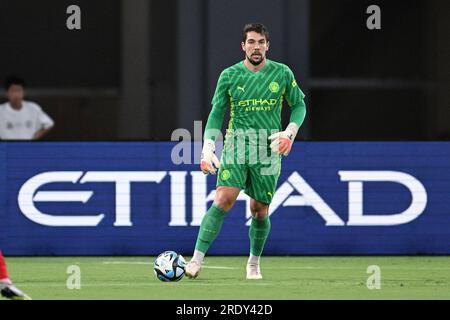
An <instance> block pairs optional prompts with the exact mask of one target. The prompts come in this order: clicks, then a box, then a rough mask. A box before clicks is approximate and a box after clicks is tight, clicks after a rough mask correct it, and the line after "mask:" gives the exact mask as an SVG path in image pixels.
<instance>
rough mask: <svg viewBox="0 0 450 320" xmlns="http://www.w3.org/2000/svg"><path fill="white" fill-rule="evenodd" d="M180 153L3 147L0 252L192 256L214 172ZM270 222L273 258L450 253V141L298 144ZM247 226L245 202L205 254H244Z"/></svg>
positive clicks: (110, 146) (99, 145) (134, 145)
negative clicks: (183, 160)
mask: <svg viewBox="0 0 450 320" xmlns="http://www.w3.org/2000/svg"><path fill="white" fill-rule="evenodd" d="M175 145H176V143H175V142H2V143H0V183H1V185H2V188H1V190H0V249H2V250H3V251H4V252H5V253H6V254H7V255H155V254H158V253H160V252H162V251H164V250H175V251H177V252H180V253H183V254H187V255H190V254H191V253H192V250H193V248H194V245H195V240H196V237H197V232H198V228H199V224H200V222H201V218H202V217H203V215H204V214H205V212H206V210H207V209H208V207H209V206H210V205H211V204H212V200H213V198H214V189H215V183H216V176H212V175H209V176H205V175H203V174H202V173H201V171H200V170H199V166H198V164H175V163H174V162H173V160H172V158H171V155H172V151H173V147H174V146H175ZM192 157H193V155H192ZM270 214H271V222H272V229H271V233H270V235H269V239H268V241H267V244H266V248H265V252H264V254H266V255H341V254H342V255H372V254H408V255H410V254H449V253H450V246H449V243H450V143H448V142H297V143H296V144H295V145H294V148H293V150H292V152H291V154H290V155H289V156H288V157H286V158H285V159H283V162H282V171H281V175H280V178H279V181H278V187H277V191H276V193H275V195H274V197H273V201H272V204H271V206H270ZM249 218H250V211H249V198H248V197H247V196H246V195H244V194H241V195H240V196H239V198H238V201H237V203H236V205H235V206H234V207H233V209H232V210H231V211H230V212H229V213H227V217H226V219H225V222H224V225H223V228H222V231H221V233H220V235H219V236H218V238H217V240H216V242H215V243H214V244H213V246H212V247H211V249H210V252H209V254H212V255H214V254H215V255H246V254H248V251H249V239H248V222H249Z"/></svg>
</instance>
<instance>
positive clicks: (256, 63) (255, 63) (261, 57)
mask: <svg viewBox="0 0 450 320" xmlns="http://www.w3.org/2000/svg"><path fill="white" fill-rule="evenodd" d="M257 55H258V56H259V57H260V59H259V61H254V60H253V59H252V57H251V56H250V57H249V56H247V59H248V61H250V63H251V64H252V65H254V66H255V67H256V66H259V65H260V64H261V62H262V61H263V60H264V59H263V56H262V54H257Z"/></svg>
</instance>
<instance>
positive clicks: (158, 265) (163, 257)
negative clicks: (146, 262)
mask: <svg viewBox="0 0 450 320" xmlns="http://www.w3.org/2000/svg"><path fill="white" fill-rule="evenodd" d="M185 267H186V261H185V260H184V258H183V256H182V255H181V254H178V253H176V252H175V251H165V252H163V253H161V254H160V255H159V256H158V257H157V258H156V259H155V262H154V264H153V270H154V272H155V275H156V277H157V278H158V279H159V280H161V281H180V280H181V278H183V276H184V271H185Z"/></svg>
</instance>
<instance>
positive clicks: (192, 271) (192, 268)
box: [185, 260, 202, 279]
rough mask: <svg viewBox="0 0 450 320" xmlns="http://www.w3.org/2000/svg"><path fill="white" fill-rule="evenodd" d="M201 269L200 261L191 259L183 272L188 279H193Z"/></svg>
mask: <svg viewBox="0 0 450 320" xmlns="http://www.w3.org/2000/svg"><path fill="white" fill-rule="evenodd" d="M201 269H202V264H201V262H199V261H197V260H191V261H189V263H188V264H187V265H186V271H185V273H186V275H187V276H188V277H189V278H190V279H195V278H197V276H198V274H199V273H200V270H201Z"/></svg>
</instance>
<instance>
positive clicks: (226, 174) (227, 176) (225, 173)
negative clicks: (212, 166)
mask: <svg viewBox="0 0 450 320" xmlns="http://www.w3.org/2000/svg"><path fill="white" fill-rule="evenodd" d="M230 177H231V173H230V171H228V170H223V171H222V174H221V175H220V178H221V179H222V180H223V181H226V180H228V179H230Z"/></svg>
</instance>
